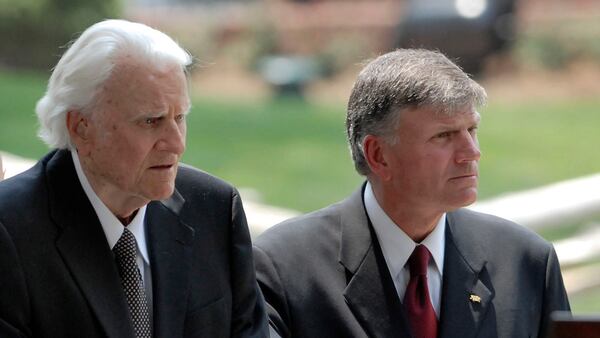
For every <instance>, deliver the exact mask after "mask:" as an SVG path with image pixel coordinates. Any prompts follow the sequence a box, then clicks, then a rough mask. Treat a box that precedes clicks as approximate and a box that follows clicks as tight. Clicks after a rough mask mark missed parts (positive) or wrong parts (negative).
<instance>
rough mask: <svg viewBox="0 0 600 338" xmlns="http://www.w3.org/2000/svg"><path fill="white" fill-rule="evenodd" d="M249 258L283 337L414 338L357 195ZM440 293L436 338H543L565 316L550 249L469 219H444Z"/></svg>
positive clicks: (479, 218)
mask: <svg viewBox="0 0 600 338" xmlns="http://www.w3.org/2000/svg"><path fill="white" fill-rule="evenodd" d="M254 257H255V263H256V269H257V278H258V281H259V285H260V287H261V289H262V291H263V294H264V296H265V300H266V301H267V303H268V305H267V308H268V313H269V319H270V322H271V324H272V325H273V326H274V327H275V328H276V330H277V331H278V332H279V333H280V334H281V335H282V337H344V338H349V337H410V336H411V335H410V331H409V326H408V324H407V323H408V322H407V319H406V317H405V313H404V310H403V308H402V305H401V302H400V300H399V298H398V296H397V293H396V290H395V288H394V284H393V281H392V278H391V276H390V273H389V270H388V268H387V265H386V263H385V260H384V258H383V255H382V253H381V249H380V247H379V244H378V242H377V240H376V236H375V234H374V232H373V229H372V226H371V225H370V222H369V220H368V217H367V215H366V212H365V208H364V204H363V200H362V189H360V190H359V191H357V192H356V193H354V194H353V195H352V196H351V197H349V198H348V199H346V200H344V201H342V202H341V203H338V204H335V205H332V206H330V207H328V208H325V209H322V210H319V211H316V212H314V213H311V214H308V215H305V216H301V217H299V218H296V219H293V220H289V221H286V222H284V223H283V224H280V225H278V226H275V227H273V228H271V229H269V230H268V231H266V232H265V233H264V234H262V235H261V236H260V237H259V238H258V239H256V241H255V247H254ZM442 283H443V284H442V304H441V313H440V326H439V328H440V332H439V337H461V338H469V337H506V338H515V337H540V336H544V335H545V332H546V331H545V329H546V326H547V324H548V320H549V314H550V312H551V311H554V310H567V309H569V304H568V300H567V296H566V293H565V290H564V286H563V282H562V277H561V273H560V269H559V264H558V261H557V258H556V254H555V252H554V249H553V248H552V246H551V244H549V243H548V242H546V241H544V240H543V239H541V238H540V237H539V236H537V235H536V234H535V233H533V232H531V231H529V230H527V229H525V228H523V227H521V226H519V225H516V224H514V223H511V222H509V221H506V220H503V219H500V218H497V217H494V216H490V215H484V214H480V213H476V212H472V211H468V210H463V209H460V210H457V211H454V212H450V213H448V214H447V228H446V248H445V261H444V271H443V282H442ZM470 295H477V296H479V297H480V298H481V301H480V302H476V301H471V300H470V299H469V298H470Z"/></svg>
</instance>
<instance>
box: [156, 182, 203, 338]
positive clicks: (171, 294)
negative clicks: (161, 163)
mask: <svg viewBox="0 0 600 338" xmlns="http://www.w3.org/2000/svg"><path fill="white" fill-rule="evenodd" d="M183 204H184V200H183V198H182V197H181V195H180V194H179V193H178V192H177V191H175V193H174V194H173V196H172V197H171V198H169V199H167V200H164V201H161V202H157V201H156V202H151V203H150V204H149V205H148V208H147V214H146V225H147V232H148V248H149V252H150V265H151V267H152V290H153V294H154V299H153V302H154V303H153V306H154V334H155V337H172V336H176V335H181V334H182V333H179V332H181V329H182V328H183V327H184V321H185V314H186V306H187V302H186V295H187V292H188V285H189V278H188V271H189V269H190V257H191V251H192V247H191V245H190V243H191V242H192V241H193V238H194V230H193V229H192V228H191V227H189V226H188V225H186V224H184V223H183V222H181V220H180V218H179V213H180V211H181V208H182V207H183ZM178 333H179V334H178Z"/></svg>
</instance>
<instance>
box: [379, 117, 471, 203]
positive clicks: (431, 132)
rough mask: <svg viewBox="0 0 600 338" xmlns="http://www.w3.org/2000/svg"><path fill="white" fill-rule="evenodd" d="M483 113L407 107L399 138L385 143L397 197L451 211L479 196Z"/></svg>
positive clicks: (391, 180) (397, 132)
mask: <svg viewBox="0 0 600 338" xmlns="http://www.w3.org/2000/svg"><path fill="white" fill-rule="evenodd" d="M479 119H480V117H479V114H478V113H477V112H475V111H473V110H471V109H467V110H466V111H461V112H458V113H456V114H454V115H452V116H448V115H445V114H439V113H436V112H435V111H434V110H433V109H429V108H418V109H411V110H406V111H403V112H402V113H401V114H400V121H399V125H398V128H397V130H396V137H397V142H396V143H384V146H383V149H382V151H383V155H384V156H385V158H386V161H387V162H388V164H389V166H390V167H389V168H390V170H389V172H390V181H389V182H388V183H387V184H390V185H391V188H392V191H393V195H394V198H395V199H397V200H402V201H409V205H411V206H414V207H416V208H420V209H422V210H430V211H433V212H446V211H450V210H453V209H456V208H459V207H462V206H465V205H468V204H470V203H472V202H474V201H475V199H476V197H477V178H478V170H477V165H478V161H479V157H480V155H481V153H480V151H479V144H478V142H477V134H476V131H477V126H478V124H479Z"/></svg>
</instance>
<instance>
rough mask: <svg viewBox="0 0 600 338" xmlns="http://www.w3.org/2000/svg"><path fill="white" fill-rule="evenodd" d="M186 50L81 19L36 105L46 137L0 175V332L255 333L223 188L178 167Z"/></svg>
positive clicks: (252, 287)
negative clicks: (11, 173) (13, 172)
mask: <svg viewBox="0 0 600 338" xmlns="http://www.w3.org/2000/svg"><path fill="white" fill-rule="evenodd" d="M191 63H192V59H191V56H190V55H189V54H188V53H187V52H186V51H184V50H183V49H182V48H181V47H179V46H178V45H177V43H175V42H174V41H173V40H172V39H171V38H170V37H168V36H167V35H165V34H163V33H161V32H159V31H157V30H155V29H152V28H150V27H148V26H145V25H142V24H138V23H132V22H128V21H124V20H106V21H103V22H100V23H97V24H95V25H92V26H91V27H89V28H88V29H87V30H86V31H84V32H83V33H82V34H81V36H80V37H79V38H78V39H77V40H76V41H75V42H74V43H73V44H72V45H71V46H70V47H69V49H68V50H67V51H66V53H65V54H64V55H63V56H62V57H61V59H60V61H59V62H58V64H57V65H56V67H55V69H54V71H53V73H52V76H51V77H50V81H49V83H48V88H47V92H46V94H45V95H44V97H43V98H42V99H41V100H40V101H39V102H38V105H37V108H36V111H37V114H38V117H39V121H40V125H41V128H40V136H41V137H42V139H43V140H44V141H45V142H46V143H47V144H48V145H49V146H50V147H52V148H55V149H54V150H52V151H51V152H50V153H49V154H47V155H46V156H45V157H44V158H42V159H41V160H40V161H39V162H38V163H37V164H36V165H35V166H34V167H33V168H31V169H30V170H28V171H26V172H24V173H22V174H20V175H17V176H16V177H13V178H10V179H7V180H5V181H3V182H1V183H0V201H1V203H0V276H1V277H0V336H1V337H23V336H26V337H87V338H89V337H118V338H121V337H147V338H150V337H165V338H172V337H265V336H267V335H268V331H267V320H266V314H265V310H264V303H263V298H262V295H261V293H260V290H259V289H258V285H257V283H256V279H255V274H254V267H253V260H252V247H251V243H250V237H249V232H248V227H247V224H246V219H245V215H244V211H243V208H242V202H241V200H240V197H239V194H238V192H237V191H236V189H235V188H233V187H232V186H230V185H229V184H227V183H225V182H223V181H221V180H219V179H217V178H215V177H212V176H210V175H208V174H206V173H204V172H201V171H199V170H196V169H193V168H191V167H188V166H183V165H179V160H180V158H181V155H182V154H183V151H184V149H185V136H186V115H187V114H188V111H189V109H190V99H189V96H188V88H187V83H188V82H187V77H186V68H187V67H188V66H189V65H190V64H191Z"/></svg>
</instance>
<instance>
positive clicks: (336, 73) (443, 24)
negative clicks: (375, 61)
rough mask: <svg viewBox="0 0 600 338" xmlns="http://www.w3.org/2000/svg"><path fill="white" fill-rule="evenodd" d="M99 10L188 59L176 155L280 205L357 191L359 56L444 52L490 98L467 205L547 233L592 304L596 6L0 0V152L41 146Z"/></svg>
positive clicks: (598, 291)
mask: <svg viewBox="0 0 600 338" xmlns="http://www.w3.org/2000/svg"><path fill="white" fill-rule="evenodd" d="M103 18H125V19H129V20H134V21H139V22H143V23H146V24H148V25H151V26H153V27H155V28H158V29H160V30H162V31H164V32H166V33H167V34H169V35H171V36H173V37H174V38H175V39H176V40H177V41H178V42H179V43H180V44H181V45H183V46H184V47H185V48H186V49H187V50H189V51H190V52H191V53H192V54H193V55H194V56H195V59H196V62H195V65H194V67H193V69H192V72H191V92H192V97H193V109H192V113H191V114H190V116H189V120H188V147H187V151H186V154H185V156H184V162H187V163H189V164H192V165H194V166H196V167H199V168H202V169H204V170H206V171H208V172H210V173H212V174H215V175H217V176H219V177H222V178H224V179H226V180H228V181H230V182H232V183H233V184H235V185H236V186H238V187H240V188H241V189H242V194H243V196H244V198H245V202H246V199H247V200H248V201H254V202H257V203H260V205H266V206H269V207H278V208H280V209H277V210H279V211H282V210H283V213H282V214H283V215H288V214H294V213H296V212H306V211H310V210H314V209H317V208H321V207H324V206H326V205H328V204H330V203H333V202H335V201H338V200H340V199H342V198H344V197H345V196H347V195H349V194H350V193H351V192H352V191H354V190H355V189H357V188H358V186H359V185H360V183H361V181H362V179H361V177H359V176H358V175H357V174H356V173H355V172H354V170H353V165H352V163H351V159H350V156H349V152H348V150H347V145H346V142H345V135H344V117H345V105H346V102H347V98H348V96H349V93H350V90H351V87H352V84H353V81H354V79H355V77H356V75H357V73H358V71H359V70H360V69H361V67H362V65H363V64H364V61H365V60H368V59H370V58H372V57H375V56H377V55H379V54H381V53H385V52H387V51H390V50H393V49H395V48H398V47H426V48H435V49H439V50H441V51H443V52H445V53H446V54H447V55H449V56H450V57H452V58H453V59H454V60H456V62H457V63H458V64H460V65H461V66H462V67H463V68H464V69H465V70H466V71H468V72H469V73H471V74H472V75H473V76H474V77H475V78H476V79H477V80H478V81H479V82H480V83H481V84H482V85H483V86H484V87H485V88H486V89H487V91H488V95H489V103H488V105H487V106H485V107H483V108H482V109H481V115H482V118H483V120H482V125H481V128H480V132H479V135H480V143H481V148H482V153H483V156H482V160H481V165H480V174H481V178H480V200H481V201H482V202H481V203H480V204H479V205H478V206H475V208H480V209H482V210H484V211H487V212H491V213H496V214H499V215H500V216H503V217H507V218H511V219H515V220H517V221H519V222H521V223H522V224H525V225H526V226H530V227H532V228H533V229H534V230H535V231H538V232H539V233H540V234H541V235H542V236H544V237H545V238H547V239H548V240H550V241H552V242H553V243H554V244H555V246H556V248H557V252H558V254H559V257H560V259H561V262H562V265H563V270H564V276H565V282H566V284H567V288H568V291H569V293H570V297H571V301H572V306H573V308H574V310H575V312H578V313H584V312H600V245H599V244H597V243H600V226H599V225H600V183H599V182H600V176H599V175H598V172H599V171H600V156H599V155H598V150H597V149H598V145H599V144H600V133H599V132H598V127H599V126H600V114H599V111H598V110H599V109H600V1H597V0H570V1H560V0H312V1H311V0H296V1H292V0H254V1H249V0H246V1H234V0H229V1H225V0H219V1H217V0H204V1H202V0H20V1H8V0H0V41H1V43H0V151H3V152H6V153H10V154H14V155H18V156H20V157H23V158H26V159H38V158H40V157H41V156H42V155H43V154H44V153H46V152H47V151H48V149H47V148H46V146H45V145H44V144H43V143H42V142H41V141H40V140H39V139H38V138H37V137H36V130H37V121H36V117H35V113H34V107H35V103H36V102H37V100H38V99H39V98H40V97H41V96H42V95H43V92H44V90H45V86H46V81H47V80H48V77H49V76H50V73H51V69H52V67H53V65H54V64H55V63H56V62H57V60H58V58H59V57H60V55H61V54H62V53H63V52H64V51H65V48H66V46H67V45H68V43H69V41H71V40H72V39H73V38H76V37H77V35H78V33H80V32H81V31H83V30H84V29H85V28H86V27H88V26H89V25H90V24H92V23H94V22H97V21H99V20H101V19H103ZM6 153H5V155H3V156H4V157H5V158H6V156H10V155H6ZM5 162H6V160H5ZM5 167H6V163H5ZM0 203H2V202H1V201H0ZM250 205H252V204H250ZM273 210H275V209H273ZM524 210H525V211H526V214H525V211H524ZM267 225H271V224H267Z"/></svg>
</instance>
